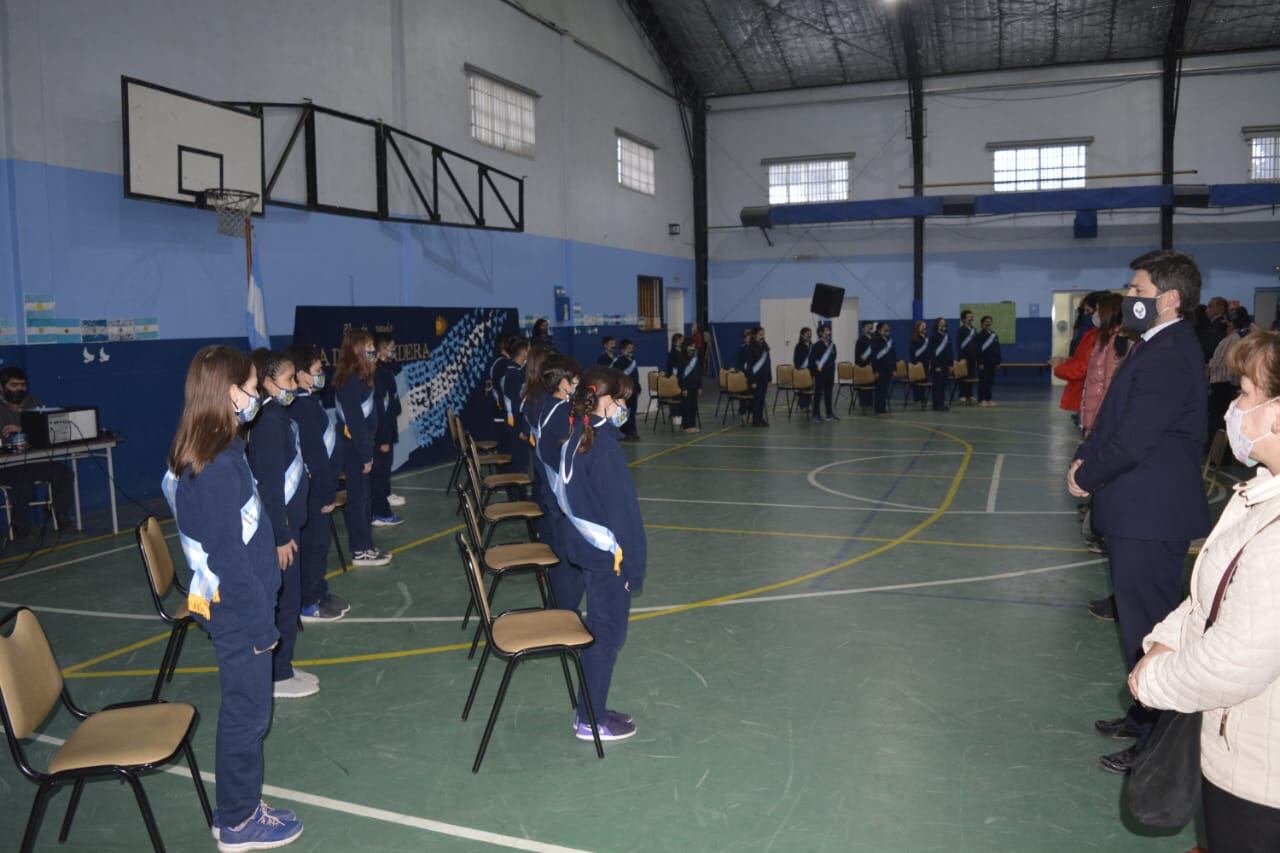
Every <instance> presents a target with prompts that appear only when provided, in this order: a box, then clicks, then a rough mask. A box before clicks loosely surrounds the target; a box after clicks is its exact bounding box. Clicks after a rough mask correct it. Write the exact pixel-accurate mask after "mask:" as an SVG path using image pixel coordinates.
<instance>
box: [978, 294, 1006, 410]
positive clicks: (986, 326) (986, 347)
mask: <svg viewBox="0 0 1280 853" xmlns="http://www.w3.org/2000/svg"><path fill="white" fill-rule="evenodd" d="M994 322H995V321H994V320H992V319H991V316H990V315H988V316H986V317H983V318H982V331H980V332H978V336H977V343H976V348H977V358H978V405H979V406H994V405H995V403H994V402H993V401H992V400H991V386H992V385H994V384H995V381H996V368H997V367H999V366H1000V339H999V338H998V337H996V330H995V329H994V328H992V323H994Z"/></svg>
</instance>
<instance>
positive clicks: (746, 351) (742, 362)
mask: <svg viewBox="0 0 1280 853" xmlns="http://www.w3.org/2000/svg"><path fill="white" fill-rule="evenodd" d="M750 352H751V347H749V346H741V347H738V355H737V356H736V357H735V358H734V360H733V366H734V367H736V368H737V369H738V372H740V373H746V372H747V358H748V357H749V356H750Z"/></svg>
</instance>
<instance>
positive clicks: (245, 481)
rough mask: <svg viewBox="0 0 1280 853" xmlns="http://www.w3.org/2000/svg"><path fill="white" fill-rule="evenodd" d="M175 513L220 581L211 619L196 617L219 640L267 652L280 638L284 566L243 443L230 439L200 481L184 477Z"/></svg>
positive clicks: (184, 474)
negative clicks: (242, 640) (241, 639)
mask: <svg viewBox="0 0 1280 853" xmlns="http://www.w3.org/2000/svg"><path fill="white" fill-rule="evenodd" d="M174 510H175V515H176V517H177V522H178V530H179V531H180V532H181V533H182V535H183V536H184V537H186V538H188V539H190V540H194V542H195V543H196V544H197V545H198V546H199V548H200V549H201V551H203V553H204V554H205V555H206V557H207V560H208V565H209V570H210V571H212V572H213V573H214V574H215V575H217V576H218V583H219V587H218V602H217V603H215V604H212V605H211V606H210V610H209V613H210V617H211V618H210V619H209V620H207V621H206V620H205V619H204V618H203V617H200V616H197V617H196V618H198V619H200V621H201V622H202V623H204V625H205V627H206V628H208V630H209V632H210V633H212V634H214V635H216V636H226V635H231V634H235V633H242V634H243V635H244V636H245V637H246V639H247V641H248V642H249V643H250V644H251V645H252V646H253V648H254V649H256V650H258V651H265V650H267V649H269V648H270V647H271V646H272V644H274V643H275V642H276V641H277V640H279V639H280V634H279V632H277V631H276V597H277V595H278V594H279V592H280V564H279V563H278V562H276V550H275V544H274V540H273V536H272V533H271V519H269V518H268V517H267V516H266V514H265V513H264V512H263V511H262V502H261V500H260V499H259V497H258V493H257V490H256V489H255V488H254V484H253V472H252V471H251V470H249V463H248V461H247V460H246V459H245V456H244V441H243V440H242V439H240V438H234V439H232V440H231V443H230V444H229V445H227V447H226V448H225V449H224V450H223V451H222V452H221V453H219V454H218V455H217V456H215V457H214V458H213V461H211V462H210V463H209V464H208V465H206V466H205V468H204V470H203V471H201V472H200V474H199V476H196V477H192V476H191V469H190V468H188V469H187V470H185V471H183V472H182V475H181V476H180V477H178V483H177V488H176V490H175V493H174ZM183 550H184V551H186V550H187V549H186V545H185V544H184V547H183Z"/></svg>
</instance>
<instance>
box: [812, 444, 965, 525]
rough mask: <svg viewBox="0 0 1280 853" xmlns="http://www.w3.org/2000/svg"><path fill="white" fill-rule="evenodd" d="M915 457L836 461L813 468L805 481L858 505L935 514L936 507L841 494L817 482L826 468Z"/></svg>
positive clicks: (906, 455) (899, 454)
mask: <svg viewBox="0 0 1280 853" xmlns="http://www.w3.org/2000/svg"><path fill="white" fill-rule="evenodd" d="M915 455H916V454H914V453H885V454H881V455H880V456H860V457H858V458H856V459H837V460H836V461H835V462H828V463H827V464H826V465H819V466H818V467H817V468H814V469H813V470H812V471H810V472H809V474H808V476H806V477H805V479H806V480H808V482H809V485H811V486H813V487H814V488H815V489H819V490H821V491H824V492H826V493H827V494H829V495H836V496H837V497H842V498H848V499H849V500H853V501H858V502H860V503H868V504H875V505H876V506H880V507H886V506H893V507H897V508H898V509H910V510H915V511H917V512H936V511H937V507H927V506H917V505H915V504H898V503H893V502H892V501H885V500H876V499H875V498H864V497H859V496H858V495H851V494H849V493H848V492H842V491H839V490H838V489H832V488H829V487H828V486H824V485H822V484H821V483H819V482H818V475H819V474H821V473H822V472H823V471H825V470H827V469H828V468H834V467H835V466H837V465H852V464H856V463H858V462H874V461H876V460H879V459H902V458H904V457H905V458H914V457H915ZM939 479H943V477H942V476H941V475H939Z"/></svg>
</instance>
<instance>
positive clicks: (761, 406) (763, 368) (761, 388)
mask: <svg viewBox="0 0 1280 853" xmlns="http://www.w3.org/2000/svg"><path fill="white" fill-rule="evenodd" d="M754 337H755V340H754V341H753V343H752V344H751V351H750V353H749V356H748V360H749V363H748V364H747V386H748V387H749V388H750V389H751V394H752V397H751V425H752V426H753V427H767V426H768V425H769V420H768V418H766V417H765V413H764V410H765V404H766V403H767V402H768V400H769V380H770V378H772V376H773V359H772V358H771V357H770V355H769V344H768V342H767V341H765V339H764V328H763V327H759V326H757V327H756V330H755V333H754Z"/></svg>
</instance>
